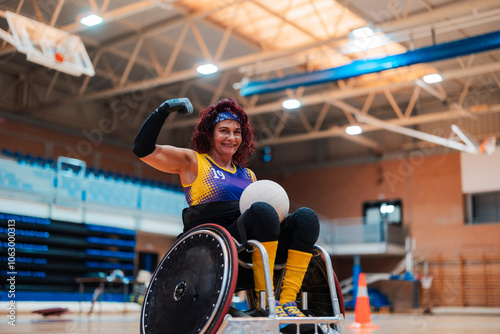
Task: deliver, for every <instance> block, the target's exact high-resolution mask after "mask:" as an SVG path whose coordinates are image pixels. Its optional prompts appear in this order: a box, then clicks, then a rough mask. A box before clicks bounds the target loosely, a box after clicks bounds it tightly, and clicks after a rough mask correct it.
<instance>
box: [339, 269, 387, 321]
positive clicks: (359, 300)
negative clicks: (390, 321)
mask: <svg viewBox="0 0 500 334" xmlns="http://www.w3.org/2000/svg"><path fill="white" fill-rule="evenodd" d="M347 327H348V328H373V329H375V328H380V326H377V325H375V324H374V323H372V322H371V317H370V299H369V298H368V288H367V287H366V277H365V274H364V273H361V274H359V279H358V295H357V297H356V307H355V308H354V322H353V323H352V324H350V325H349V326H347Z"/></svg>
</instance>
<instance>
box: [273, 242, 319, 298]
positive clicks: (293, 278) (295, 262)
mask: <svg viewBox="0 0 500 334" xmlns="http://www.w3.org/2000/svg"><path fill="white" fill-rule="evenodd" d="M311 257H312V254H311V253H306V252H301V251H298V250H294V249H289V250H288V259H287V260H286V269H285V270H286V271H285V278H284V279H283V285H282V286H281V295H280V303H281V305H283V304H285V303H288V302H291V301H295V299H296V298H297V293H299V291H300V288H301V287H302V281H303V280H304V276H305V274H306V271H307V267H309V262H310V261H311Z"/></svg>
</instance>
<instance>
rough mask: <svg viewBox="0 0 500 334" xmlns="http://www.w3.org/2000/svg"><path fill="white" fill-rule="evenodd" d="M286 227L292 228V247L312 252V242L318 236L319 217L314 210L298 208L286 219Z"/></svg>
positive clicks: (316, 239) (314, 241)
mask: <svg viewBox="0 0 500 334" xmlns="http://www.w3.org/2000/svg"><path fill="white" fill-rule="evenodd" d="M287 228H291V229H292V230H293V232H292V236H293V241H292V243H291V245H292V247H293V248H294V249H297V250H300V251H307V252H312V249H313V247H314V244H315V243H316V241H318V237H319V219H318V215H317V214H316V212H314V211H313V210H311V209H309V208H300V209H298V210H297V211H295V212H294V213H293V214H292V215H291V216H290V217H289V220H288V226H287Z"/></svg>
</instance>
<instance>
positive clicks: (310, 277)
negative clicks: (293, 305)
mask: <svg viewBox="0 0 500 334" xmlns="http://www.w3.org/2000/svg"><path fill="white" fill-rule="evenodd" d="M323 256H324V255H323V254H322V252H320V251H319V250H317V249H315V252H314V254H313V257H312V258H311V262H310V263H309V267H308V268H307V272H306V274H305V276H304V280H303V281H302V287H301V289H300V291H299V293H298V294H297V297H296V301H297V304H298V306H299V308H300V309H303V308H304V301H303V300H302V292H307V303H306V304H307V310H308V313H309V315H310V316H312V317H330V316H334V315H335V312H334V305H333V301H332V295H331V293H330V285H329V283H328V282H329V280H328V269H327V264H326V261H325V259H324V257H323ZM331 274H332V276H333V281H334V282H333V283H334V285H335V287H334V288H335V293H336V295H337V299H338V310H339V312H340V313H341V314H342V315H343V316H344V317H345V308H344V299H343V296H342V290H341V288H340V283H339V281H338V279H337V276H336V275H335V272H332V273H331ZM284 276H285V271H283V272H282V273H281V274H280V275H278V276H277V277H276V275H275V286H276V287H277V289H276V294H277V295H279V293H281V285H282V283H283V278H284Z"/></svg>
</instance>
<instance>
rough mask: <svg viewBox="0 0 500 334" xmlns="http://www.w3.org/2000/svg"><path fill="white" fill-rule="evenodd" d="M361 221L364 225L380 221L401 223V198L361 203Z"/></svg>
mask: <svg viewBox="0 0 500 334" xmlns="http://www.w3.org/2000/svg"><path fill="white" fill-rule="evenodd" d="M363 221H364V224H365V225H374V224H380V223H387V224H401V223H402V221H403V209H402V204H401V200H399V199H397V200H386V201H374V202H365V203H363Z"/></svg>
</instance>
